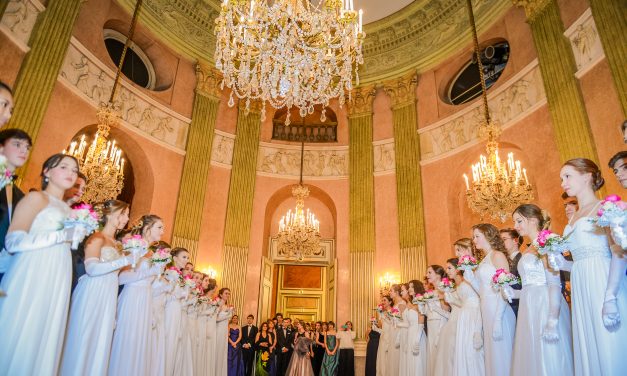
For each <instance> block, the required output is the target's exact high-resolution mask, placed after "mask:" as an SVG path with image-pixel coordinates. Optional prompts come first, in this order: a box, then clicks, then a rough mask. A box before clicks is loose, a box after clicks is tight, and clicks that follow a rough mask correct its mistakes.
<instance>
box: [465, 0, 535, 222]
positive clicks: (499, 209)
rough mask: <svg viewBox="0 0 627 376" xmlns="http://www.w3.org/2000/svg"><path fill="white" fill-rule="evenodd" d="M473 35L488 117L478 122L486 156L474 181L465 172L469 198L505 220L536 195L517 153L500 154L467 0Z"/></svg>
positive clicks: (480, 208)
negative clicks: (484, 140) (505, 159)
mask: <svg viewBox="0 0 627 376" xmlns="http://www.w3.org/2000/svg"><path fill="white" fill-rule="evenodd" d="M467 4H468V14H469V18H470V25H471V27H472V37H473V41H474V45H475V55H476V58H477V66H478V68H479V76H480V78H481V88H482V98H483V112H484V116H485V119H484V120H483V121H482V122H481V124H479V137H480V138H483V137H485V138H487V143H486V152H487V155H488V156H487V157H485V156H484V155H481V157H480V159H479V162H478V163H475V164H473V165H472V166H471V168H472V184H471V183H470V182H469V181H468V176H467V175H466V174H464V181H465V183H466V198H467V201H468V206H469V207H470V209H471V210H472V211H474V212H475V213H478V214H479V215H480V216H481V217H482V218H483V217H484V216H490V217H492V218H498V219H500V220H501V222H505V220H506V218H507V217H508V216H509V215H510V214H511V213H512V211H513V210H514V209H515V208H516V207H517V206H518V205H520V204H523V203H525V202H529V201H531V200H532V199H533V191H532V187H531V185H530V184H529V180H528V179H527V170H526V169H524V168H522V167H521V164H520V161H517V160H514V154H513V153H509V154H508V155H507V162H504V161H501V158H500V157H499V144H498V137H499V135H500V134H501V128H500V127H499V125H498V124H497V123H496V122H495V121H494V120H492V119H491V118H490V109H489V107H488V96H487V90H486V84H485V77H484V75H483V64H482V63H481V55H480V50H479V40H478V38H477V28H476V26H475V19H474V16H473V11H472V2H471V0H467Z"/></svg>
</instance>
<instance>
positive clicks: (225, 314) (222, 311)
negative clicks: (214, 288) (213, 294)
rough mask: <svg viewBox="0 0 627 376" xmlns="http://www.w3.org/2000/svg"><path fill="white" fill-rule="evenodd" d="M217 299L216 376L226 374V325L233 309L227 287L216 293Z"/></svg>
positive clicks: (227, 330) (229, 291)
mask: <svg viewBox="0 0 627 376" xmlns="http://www.w3.org/2000/svg"><path fill="white" fill-rule="evenodd" d="M218 297H219V298H220V308H219V309H218V315H217V317H216V358H215V362H216V376H218V375H226V373H227V369H228V364H227V350H228V347H227V346H228V343H227V336H228V332H229V329H228V325H229V319H230V318H231V316H233V307H232V306H230V305H229V300H230V299H231V290H230V289H229V288H228V287H223V288H221V289H220V291H218Z"/></svg>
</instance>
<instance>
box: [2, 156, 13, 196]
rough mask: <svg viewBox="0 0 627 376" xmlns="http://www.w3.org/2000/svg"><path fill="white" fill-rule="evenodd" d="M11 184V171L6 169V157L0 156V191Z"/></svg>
mask: <svg viewBox="0 0 627 376" xmlns="http://www.w3.org/2000/svg"><path fill="white" fill-rule="evenodd" d="M12 182H13V171H11V170H9V169H8V168H7V157H5V156H4V155H0V189H2V188H4V187H6V186H7V185H8V184H11V183H12Z"/></svg>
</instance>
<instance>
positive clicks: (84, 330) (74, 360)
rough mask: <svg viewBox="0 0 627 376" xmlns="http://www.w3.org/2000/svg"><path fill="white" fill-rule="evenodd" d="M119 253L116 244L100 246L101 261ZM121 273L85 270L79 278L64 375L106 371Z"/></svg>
mask: <svg viewBox="0 0 627 376" xmlns="http://www.w3.org/2000/svg"><path fill="white" fill-rule="evenodd" d="M120 257H121V255H120V253H119V252H118V250H117V249H115V248H114V247H102V248H101V250H100V262H104V263H106V262H111V261H113V260H116V259H118V258H120ZM94 260H95V258H94ZM119 273H120V271H119V269H118V270H114V271H112V272H109V273H107V274H103V275H97V276H93V277H92V276H90V275H89V274H85V275H83V276H81V278H80V279H79V280H78V285H77V286H76V289H75V290H74V293H73V294H72V306H71V308H70V318H69V320H68V329H67V335H66V339H65V346H64V348H63V361H62V363H61V374H62V375H64V376H65V375H76V376H82V375H94V376H96V375H106V374H107V369H108V368H109V356H110V355H111V341H112V340H113V329H114V326H115V311H116V308H117V304H118V274H119Z"/></svg>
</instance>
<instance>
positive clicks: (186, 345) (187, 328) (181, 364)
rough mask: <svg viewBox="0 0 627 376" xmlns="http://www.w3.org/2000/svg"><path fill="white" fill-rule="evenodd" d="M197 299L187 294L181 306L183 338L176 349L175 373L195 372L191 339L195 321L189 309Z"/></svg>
mask: <svg viewBox="0 0 627 376" xmlns="http://www.w3.org/2000/svg"><path fill="white" fill-rule="evenodd" d="M188 291H189V290H188ZM195 301H196V298H195V297H192V296H190V295H189V294H187V299H184V300H183V304H182V306H181V308H182V311H181V331H180V337H181V340H180V342H179V347H178V348H177V349H176V359H175V360H174V374H175V375H192V374H193V373H194V359H193V354H192V340H191V331H192V330H193V328H192V325H193V321H192V318H191V317H190V314H189V309H190V308H191V307H192V305H193V304H194V302H195Z"/></svg>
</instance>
